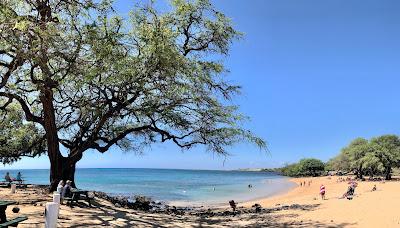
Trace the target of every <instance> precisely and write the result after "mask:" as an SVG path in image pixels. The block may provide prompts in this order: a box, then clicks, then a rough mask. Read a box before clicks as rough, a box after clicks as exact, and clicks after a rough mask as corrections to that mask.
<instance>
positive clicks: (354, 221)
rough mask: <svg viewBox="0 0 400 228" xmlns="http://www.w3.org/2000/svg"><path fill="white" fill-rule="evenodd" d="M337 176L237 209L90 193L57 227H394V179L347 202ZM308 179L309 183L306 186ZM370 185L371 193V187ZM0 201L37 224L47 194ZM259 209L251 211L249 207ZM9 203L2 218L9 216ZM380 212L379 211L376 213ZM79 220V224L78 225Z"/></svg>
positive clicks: (361, 185) (363, 185)
mask: <svg viewBox="0 0 400 228" xmlns="http://www.w3.org/2000/svg"><path fill="white" fill-rule="evenodd" d="M338 178H339V177H326V176H324V177H313V178H291V179H290V181H292V182H294V183H296V184H299V183H300V182H303V183H304V181H306V186H300V185H297V187H295V188H293V189H291V190H290V191H287V192H286V193H282V194H279V195H274V196H272V197H266V198H262V199H257V200H254V201H247V202H239V203H238V207H237V211H236V212H235V213H233V212H232V210H231V208H229V205H228V204H226V205H225V206H224V207H208V206H206V205H204V206H203V207H199V208H178V207H175V206H174V205H168V206H167V207H165V208H164V209H162V210H150V211H141V210H134V209H131V208H128V207H126V205H123V204H120V203H118V202H113V201H110V200H105V199H103V198H101V197H96V198H95V200H94V203H93V207H88V206H87V205H85V204H82V205H79V206H75V207H74V208H70V207H69V206H66V205H61V210H60V217H59V221H58V226H59V227H71V226H72V227H74V226H75V227H79V226H86V227H104V226H108V227H132V226H135V227H199V226H203V227H232V226H234V227H254V226H256V227H257V226H258V227H266V226H269V227H400V215H399V214H398V213H397V208H398V205H400V196H398V192H400V182H398V181H381V182H379V181H374V182H370V181H363V182H358V187H357V188H356V191H355V197H354V199H353V200H347V199H339V198H340V196H341V195H342V194H343V193H344V192H345V191H346V189H347V187H348V183H347V182H338V181H337V180H338ZM308 181H310V186H308ZM321 184H324V185H325V186H326V190H327V194H326V200H321V199H320V197H319V194H318V193H319V186H320V185H321ZM374 185H376V186H377V191H373V192H372V191H371V189H372V187H373V186H374ZM0 198H1V199H2V200H10V199H12V200H14V201H16V202H17V205H16V206H17V207H19V208H20V212H19V215H26V216H28V220H26V221H24V222H22V223H21V224H20V225H19V226H18V227H43V223H44V217H43V211H44V205H45V203H46V202H51V201H52V195H51V194H49V193H47V192H46V191H44V189H43V188H35V187H34V186H30V187H28V188H27V189H17V193H15V194H11V193H10V189H9V188H1V189H0ZM255 204H258V205H259V206H260V208H261V210H259V211H258V212H257V209H256V207H253V205H255ZM12 208H13V207H9V208H7V216H10V217H13V216H14V214H13V212H12V211H11V210H12ZM382 211H384V212H385V213H382ZM83 221H84V224H83V223H82V222H83Z"/></svg>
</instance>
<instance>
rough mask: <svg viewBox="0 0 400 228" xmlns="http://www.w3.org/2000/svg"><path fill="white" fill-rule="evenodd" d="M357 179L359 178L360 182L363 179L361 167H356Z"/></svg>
mask: <svg viewBox="0 0 400 228" xmlns="http://www.w3.org/2000/svg"><path fill="white" fill-rule="evenodd" d="M357 178H359V179H360V180H362V178H363V171H362V165H360V166H359V167H358V172H357Z"/></svg>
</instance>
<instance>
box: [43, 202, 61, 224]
mask: <svg viewBox="0 0 400 228" xmlns="http://www.w3.org/2000/svg"><path fill="white" fill-rule="evenodd" d="M58 210H59V204H58V203H54V202H51V203H46V209H45V211H44V216H45V220H46V221H45V224H44V227H45V228H56V227H57V219H58Z"/></svg>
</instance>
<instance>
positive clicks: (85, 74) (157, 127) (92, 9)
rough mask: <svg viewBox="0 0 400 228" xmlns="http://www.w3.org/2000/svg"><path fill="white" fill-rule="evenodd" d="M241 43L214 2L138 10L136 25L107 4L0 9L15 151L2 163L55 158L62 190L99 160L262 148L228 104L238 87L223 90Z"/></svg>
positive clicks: (2, 78)
mask: <svg viewBox="0 0 400 228" xmlns="http://www.w3.org/2000/svg"><path fill="white" fill-rule="evenodd" d="M240 37H241V34H240V33H239V32H237V31H236V30H235V29H234V28H233V26H232V23H231V20H230V19H229V18H227V17H226V16H225V15H224V14H223V13H222V12H219V11H217V10H216V9H215V8H214V7H213V6H212V5H211V3H210V2H209V1H208V0H196V1H185V0H173V1H171V10H170V11H168V12H162V13H161V12H159V11H157V10H156V7H155V6H154V3H153V2H150V3H149V4H142V5H136V6H135V7H133V9H132V11H131V13H130V15H129V17H122V16H120V15H118V13H117V12H115V11H114V10H113V8H112V2H111V1H108V0H103V1H100V2H94V1H90V0H86V1H79V0H68V1H66V0H3V1H1V2H0V117H1V118H2V119H3V120H5V121H3V122H2V125H1V126H2V128H1V130H0V131H1V133H3V134H2V136H1V137H2V138H0V140H3V141H6V143H7V145H8V144H10V145H12V146H10V147H4V148H2V149H1V150H0V156H1V157H2V161H3V162H4V163H9V162H13V161H16V160H17V159H19V158H20V157H21V156H38V155H41V154H43V153H47V154H48V156H49V159H50V162H51V166H52V168H51V173H52V174H51V178H50V179H51V182H52V184H53V185H54V184H55V182H57V181H59V180H60V179H65V178H69V179H71V178H73V174H72V175H71V172H72V173H73V172H74V170H75V164H76V162H77V161H79V160H80V159H81V158H82V156H83V153H84V152H85V151H87V150H90V149H91V150H97V151H99V152H101V153H104V152H106V151H108V150H109V148H110V147H112V146H118V147H120V148H122V149H126V150H130V151H137V152H140V151H141V149H142V148H143V146H147V145H151V144H152V143H154V142H165V141H172V142H173V143H175V144H176V145H177V146H178V147H181V148H183V149H189V148H191V147H193V146H196V145H199V144H201V145H205V146H206V147H207V149H208V150H210V151H213V152H216V153H218V154H222V155H226V154H228V152H227V150H226V148H227V147H228V146H231V145H233V144H234V143H237V142H242V141H248V142H251V143H255V144H256V145H258V146H259V147H260V148H264V147H265V142H264V141H263V140H262V139H260V138H259V137H257V136H255V135H253V134H252V133H251V132H250V131H248V130H246V129H244V128H243V125H242V123H243V121H245V120H246V119H247V118H246V117H245V116H243V115H242V114H240V113H239V112H238V107H237V106H236V105H234V104H232V102H231V100H232V98H233V97H234V96H235V95H236V94H238V92H239V91H240V87H239V86H236V85H232V84H230V83H228V81H227V80H226V79H225V75H226V73H227V69H225V67H224V64H223V61H222V60H223V58H224V56H226V55H228V53H229V47H230V44H231V43H232V42H233V41H234V40H237V39H238V38H240ZM24 132H25V133H27V134H24ZM60 145H62V147H64V148H66V149H67V151H68V156H67V157H64V156H62V155H61V153H60Z"/></svg>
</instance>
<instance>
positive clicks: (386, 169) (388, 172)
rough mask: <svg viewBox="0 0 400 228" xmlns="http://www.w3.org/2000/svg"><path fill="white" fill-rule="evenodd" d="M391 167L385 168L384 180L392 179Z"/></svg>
mask: <svg viewBox="0 0 400 228" xmlns="http://www.w3.org/2000/svg"><path fill="white" fill-rule="evenodd" d="M391 173H392V167H387V168H385V180H391V179H392V175H391Z"/></svg>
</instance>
